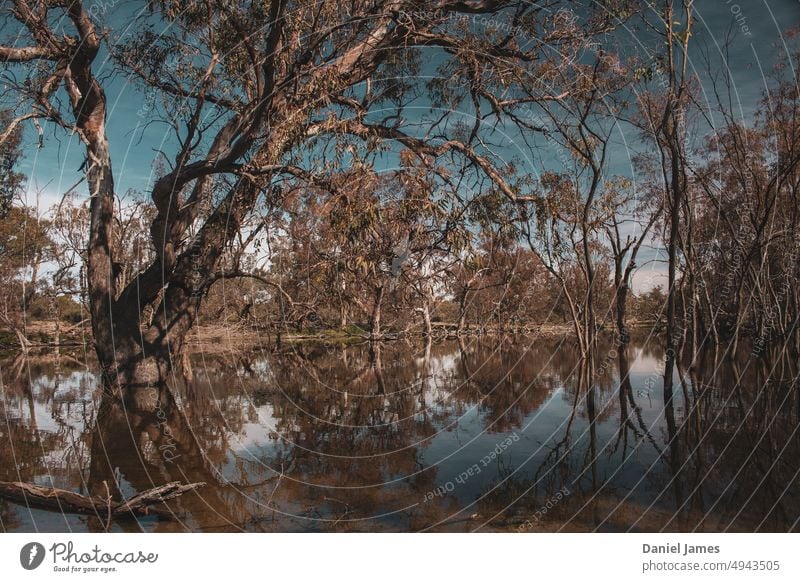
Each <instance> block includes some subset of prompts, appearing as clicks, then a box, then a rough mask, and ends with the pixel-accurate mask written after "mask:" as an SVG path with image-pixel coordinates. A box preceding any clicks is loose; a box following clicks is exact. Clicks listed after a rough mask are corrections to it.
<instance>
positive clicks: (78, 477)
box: [0, 336, 800, 532]
mask: <svg viewBox="0 0 800 582" xmlns="http://www.w3.org/2000/svg"><path fill="white" fill-rule="evenodd" d="M660 343H661V342H660V340H658V339H656V338H648V337H641V338H634V340H633V341H632V342H631V344H629V345H628V347H627V348H626V349H625V350H624V351H623V353H621V354H618V353H617V352H618V351H619V350H617V349H616V346H614V345H613V344H611V343H609V344H607V345H605V346H603V347H602V349H601V353H600V355H599V356H598V358H597V360H596V362H595V365H594V367H595V371H594V374H593V375H590V374H588V373H587V371H586V369H585V366H581V365H580V361H579V358H577V357H576V354H575V353H574V351H573V350H572V349H570V348H569V347H568V346H567V344H565V343H564V342H563V341H561V340H558V339H542V338H537V339H533V338H529V337H524V336H518V337H508V338H497V337H493V338H486V337H484V338H481V339H475V338H469V339H465V340H462V341H460V342H458V341H449V340H443V341H434V342H427V343H426V342H424V341H422V340H420V341H418V342H404V341H399V342H389V343H384V344H382V345H379V346H373V347H372V348H370V346H369V345H368V344H362V345H349V346H341V345H335V346H331V345H321V344H319V345H318V344H297V345H293V346H288V347H287V346H284V347H282V348H281V349H280V350H275V349H273V348H272V347H266V346H250V347H246V348H245V347H241V346H239V347H233V346H231V347H230V349H227V350H222V351H220V350H219V349H215V350H214V353H211V352H209V351H208V350H205V349H203V347H202V346H198V347H197V348H196V350H195V353H194V355H193V359H192V364H193V368H194V376H195V377H194V381H193V382H191V383H190V384H189V385H186V384H184V383H180V384H178V383H172V384H170V386H169V387H168V388H166V389H162V390H161V391H160V392H159V393H158V394H156V397H157V399H154V400H153V402H154V406H151V407H149V408H147V409H143V410H135V409H131V408H130V407H127V408H123V407H121V406H119V405H118V404H116V403H113V402H109V401H108V400H104V399H103V398H102V397H101V391H100V390H99V389H98V376H97V374H96V372H95V370H94V367H93V364H92V362H91V359H90V358H88V357H83V356H82V355H81V354H77V353H75V354H62V355H61V356H60V357H59V358H54V357H53V356H52V355H50V356H47V357H43V356H38V357H33V358H31V359H30V360H29V361H28V362H22V361H20V360H19V359H16V360H15V359H14V358H12V357H11V356H12V354H8V355H7V356H6V357H5V359H0V373H1V374H2V376H0V381H1V382H2V401H0V421H1V422H2V424H0V480H3V481H25V482H29V483H36V484H39V485H45V486H52V487H59V488H63V489H71V490H74V491H78V492H81V493H85V494H94V495H99V496H103V497H106V496H107V495H108V493H110V494H111V495H112V496H114V497H115V498H117V499H120V498H122V497H126V498H127V497H129V496H131V495H132V494H134V493H135V492H137V491H142V490H145V489H148V488H150V487H154V486H156V485H160V484H162V483H165V482H169V481H174V480H178V481H182V482H205V483H206V486H205V487H203V488H201V489H198V490H197V492H196V493H189V494H186V495H184V496H182V497H181V498H179V499H177V500H174V501H171V502H170V510H171V511H173V512H174V518H172V519H166V518H164V517H156V516H152V517H149V516H148V517H145V518H138V519H132V518H131V519H124V520H118V521H115V522H114V523H112V524H111V526H110V527H111V529H112V530H114V531H240V530H247V531H424V530H428V531H532V532H535V531H662V530H663V531H792V530H793V529H794V530H797V529H798V527H799V526H798V518H799V516H800V480H799V479H798V470H799V469H800V436H799V435H798V433H797V428H798V415H799V414H800V398H799V397H798V383H797V381H796V379H797V367H796V362H795V361H793V360H791V359H790V358H788V357H780V355H779V354H778V355H775V356H774V357H772V358H767V359H748V358H746V357H743V358H738V359H737V360H736V361H732V360H731V359H729V358H727V359H726V358H724V357H723V354H721V353H716V354H715V353H713V352H711V353H706V354H704V355H703V357H702V358H701V359H700V360H699V361H698V362H696V364H695V366H693V367H691V368H690V369H687V368H685V367H682V366H678V367H677V368H676V373H675V374H674V378H673V382H672V387H671V390H669V389H668V390H665V386H664V366H665V362H664V353H663V349H662V348H661V347H660ZM87 362H88V363H87ZM620 378H622V381H620ZM107 491H108V493H106V492H107ZM0 527H2V530H4V531H46V532H62V531H103V530H104V529H105V528H106V527H107V524H106V523H105V520H102V519H98V518H97V517H96V516H87V515H79V514H62V513H60V512H53V511H46V510H41V509H36V508H28V507H25V506H24V505H20V504H16V503H12V502H9V501H3V500H0Z"/></svg>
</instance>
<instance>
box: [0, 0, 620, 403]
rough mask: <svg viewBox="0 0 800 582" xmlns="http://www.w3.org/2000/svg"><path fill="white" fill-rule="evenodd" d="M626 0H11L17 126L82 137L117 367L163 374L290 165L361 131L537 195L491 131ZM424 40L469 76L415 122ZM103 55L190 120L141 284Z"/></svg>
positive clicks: (8, 34) (110, 369) (92, 250)
mask: <svg viewBox="0 0 800 582" xmlns="http://www.w3.org/2000/svg"><path fill="white" fill-rule="evenodd" d="M617 4H622V3H614V6H616V5H617ZM614 6H611V5H609V6H605V5H602V6H601V5H597V4H595V3H593V2H587V3H586V4H585V5H584V4H583V3H563V4H562V3H560V2H554V3H552V5H547V6H544V5H541V4H535V3H530V2H527V1H521V0H520V1H502V0H455V1H454V0H438V1H436V2H432V3H427V4H425V5H422V4H421V3H419V2H414V1H410V0H389V1H375V0H356V1H354V2H350V3H348V4H347V5H345V6H343V5H342V4H341V3H340V2H331V1H321V2H316V3H310V2H293V1H290V0H273V1H270V2H267V1H258V2H243V1H236V0H204V1H199V2H198V1H194V0H192V1H189V0H153V1H150V2H148V3H147V4H146V10H145V11H144V13H143V14H142V15H141V16H139V17H136V18H133V17H130V15H128V16H129V17H128V18H126V19H125V21H124V22H123V23H122V25H120V26H114V25H113V22H114V20H113V18H110V19H109V18H108V14H106V15H104V16H106V17H107V20H106V22H109V23H112V25H111V30H108V29H105V28H102V27H101V26H100V24H99V22H98V19H99V16H101V15H99V14H98V13H97V12H95V11H93V10H92V9H91V8H89V7H88V6H87V5H86V4H85V3H84V2H83V1H81V0H74V1H70V2H51V1H49V0H32V1H31V0H12V1H10V2H7V3H6V4H5V5H4V7H3V23H4V24H3V32H4V38H3V39H2V40H0V61H2V62H3V63H5V67H6V69H7V70H13V74H9V75H7V76H6V77H7V79H8V80H9V82H10V86H11V91H12V92H14V93H15V95H16V103H15V111H14V116H13V119H11V120H10V121H9V122H8V123H7V124H6V128H5V129H4V132H3V135H6V134H7V132H8V131H13V129H14V128H16V127H19V126H20V125H23V124H26V123H33V122H34V121H35V122H37V123H42V122H45V121H47V122H51V123H52V124H54V125H55V126H57V127H60V128H63V129H64V130H66V131H68V132H73V133H74V134H75V135H77V136H78V137H79V138H80V140H81V141H82V142H83V144H84V147H85V150H86V164H84V167H83V172H84V173H85V177H86V183H87V187H88V191H89V195H90V197H91V203H90V229H89V240H88V253H87V255H88V256H87V259H88V268H87V286H88V294H89V299H90V311H91V318H92V330H93V334H94V340H95V348H96V351H97V355H98V357H99V360H100V362H101V364H102V367H103V371H104V375H105V377H106V379H107V380H108V386H109V387H111V388H114V389H119V388H124V387H125V386H136V385H146V384H147V383H148V382H149V381H151V380H154V379H159V378H163V377H164V374H165V373H166V372H167V371H168V370H169V369H170V368H171V367H172V363H173V361H174V359H175V357H176V356H177V355H179V354H181V353H182V352H183V350H184V347H185V344H186V337H187V333H188V331H189V330H190V329H191V328H192V326H193V325H194V324H195V322H196V319H197V315H198V310H199V308H200V305H201V302H202V296H203V294H204V293H206V292H207V290H208V287H209V285H210V284H211V283H213V282H214V281H216V280H218V279H219V274H220V273H219V271H220V262H221V260H222V257H223V256H224V254H225V249H226V247H227V246H228V245H229V244H230V243H231V241H232V240H233V239H234V238H235V237H236V233H237V232H238V231H239V229H240V227H241V225H242V224H243V223H244V222H246V219H247V217H248V216H249V215H250V214H251V212H252V211H253V209H254V207H256V206H257V204H259V203H260V202H263V200H264V199H268V200H269V199H274V198H275V197H278V196H279V195H280V192H281V190H282V186H281V184H282V183H285V182H295V183H297V182H306V183H309V184H314V183H319V182H320V181H324V180H325V179H326V175H328V174H330V173H331V172H335V171H336V167H337V166H338V167H340V166H341V165H342V164H343V163H348V164H349V163H351V162H352V160H350V161H349V162H348V161H347V151H350V152H351V155H352V157H356V158H363V157H367V152H369V151H370V150H372V151H374V150H376V149H378V148H381V147H383V148H386V149H389V150H393V151H394V152H397V151H399V150H407V151H408V152H410V153H411V155H413V156H415V157H417V158H418V159H419V160H421V161H422V162H424V163H425V164H426V165H428V166H429V167H430V166H432V165H433V164H434V163H435V162H437V161H438V162H439V163H444V162H446V163H447V165H448V166H449V167H450V172H451V175H455V173H462V174H466V175H469V176H470V179H471V180H472V181H473V182H475V183H487V182H488V183H491V184H493V185H494V187H496V188H497V189H499V191H501V192H502V193H503V194H504V195H505V196H507V197H509V198H510V199H514V200H517V201H522V200H524V199H525V197H526V194H525V192H524V191H522V190H521V188H520V187H519V184H518V182H517V180H516V179H515V178H514V177H513V174H512V173H511V172H510V171H508V168H506V166H505V164H504V163H503V162H502V161H500V162H498V160H497V158H496V157H495V156H494V155H493V153H492V152H491V151H490V148H491V141H490V140H489V136H490V134H491V132H492V131H493V130H494V128H495V127H496V121H497V118H498V117H504V116H505V112H506V111H508V110H509V109H510V108H511V106H513V105H514V103H516V102H517V98H516V97H515V98H511V100H509V99H507V98H506V95H508V93H509V85H510V84H514V83H515V82H516V81H515V79H521V80H523V81H525V80H527V79H531V78H534V79H535V78H536V75H537V74H538V73H539V71H540V70H541V67H542V62H541V58H542V55H543V53H544V52H548V53H550V52H552V51H559V50H561V49H562V48H563V49H564V50H570V51H571V50H573V48H574V45H576V44H581V43H583V42H584V41H585V39H586V38H587V37H588V36H590V35H591V34H592V33H593V32H594V31H596V32H598V33H599V32H602V31H608V30H610V29H611V28H613V26H614V24H615V22H616V21H617V15H616V13H615V10H613V8H614ZM573 10H575V11H577V10H580V11H581V12H582V13H583V18H581V19H580V20H579V19H578V18H577V16H575V13H574V12H573ZM118 21H119V19H118ZM115 28H116V29H117V30H114V29H115ZM587 30H589V32H587ZM106 40H110V41H111V42H105V41H106ZM423 50H424V51H430V52H429V53H428V54H435V55H436V58H437V59H438V60H439V61H440V63H441V68H442V69H445V70H446V69H451V70H454V71H456V72H457V73H459V74H460V78H462V79H465V82H464V83H462V84H460V86H456V87H451V88H450V89H449V90H448V92H447V93H448V99H452V100H454V101H455V102H456V107H449V108H447V109H445V110H443V109H436V108H435V105H436V103H435V102H432V104H433V105H434V107H431V112H430V113H429V114H427V115H418V116H417V119H416V120H415V123H411V122H410V118H409V114H408V113H407V106H408V105H409V103H411V102H412V101H414V100H415V99H417V98H418V97H419V95H421V94H423V93H428V92H429V91H430V90H431V88H430V87H429V86H428V85H427V83H426V82H425V81H424V80H420V77H419V76H418V75H419V74H420V73H423V72H425V71H424V69H425V64H424V63H423V60H422V59H421V54H422V51H423ZM106 55H109V56H110V57H111V58H112V59H113V61H114V62H115V64H116V68H117V70H118V71H119V73H121V74H123V75H125V76H126V77H127V78H129V79H130V80H131V82H133V83H135V84H138V85H139V86H140V87H144V88H147V90H148V91H149V92H152V94H154V95H156V96H157V97H156V98H155V99H153V100H152V102H153V103H154V104H159V103H161V104H162V105H159V106H155V105H154V106H153V108H152V110H151V112H150V114H151V115H152V116H155V115H156V114H157V113H161V114H163V119H164V121H166V122H167V127H170V128H172V131H173V133H174V135H173V136H172V139H171V141H170V142H169V143H170V144H172V145H169V146H165V147H167V149H168V150H169V149H171V151H164V152H160V153H159V154H158V159H159V160H160V163H162V164H163V165H164V166H165V171H164V172H163V173H162V174H161V175H160V176H159V177H158V179H157V180H156V181H155V183H154V184H153V185H152V187H151V189H150V191H149V192H148V194H149V196H150V198H151V199H152V203H153V205H154V207H155V217H154V218H153V220H152V222H151V224H150V233H151V244H152V246H153V249H154V253H155V256H154V259H153V260H152V262H151V263H150V264H149V265H148V266H146V267H145V268H143V269H142V270H141V271H140V272H139V273H138V274H137V276H136V277H134V278H133V280H131V281H130V282H129V283H128V284H127V285H125V286H122V285H120V284H118V283H117V281H116V278H115V277H114V275H113V265H114V264H115V262H117V261H116V256H115V254H114V249H113V248H112V247H113V245H112V240H113V238H114V234H113V230H114V228H115V226H114V218H113V217H114V212H113V210H114V200H115V193H116V191H115V166H114V164H113V163H112V160H111V156H110V150H109V137H110V132H109V124H113V118H112V117H111V116H110V115H109V113H110V111H109V104H108V102H107V98H106V87H105V86H104V85H105V83H106V74H105V73H106V71H101V68H102V66H103V63H104V60H103V58H104V57H105V56H106ZM14 79H23V81H18V82H16V83H14V81H13V80H14ZM531 93H532V94H531ZM439 97H441V95H439ZM539 98H542V99H548V98H553V96H552V95H549V94H548V93H547V90H546V89H545V88H542V89H541V92H540V94H536V92H535V91H534V92H529V94H528V95H527V96H526V97H525V99H526V100H528V101H530V100H536V99H539ZM459 108H460V109H461V111H458V109H459ZM465 110H466V111H469V119H470V122H469V123H468V124H465V123H464V122H463V119H464V115H463V114H464V112H465ZM489 110H491V112H492V113H491V114H488V115H487V113H488V111H489ZM348 144H349V145H350V146H351V147H349V148H348V147H343V146H347V145H348ZM329 147H330V149H328V148H329ZM322 152H328V153H330V156H327V155H323V154H322ZM151 305H156V309H155V313H156V316H155V318H154V319H153V321H152V323H149V324H147V325H145V323H146V322H143V321H142V318H141V314H142V312H143V310H144V309H146V308H147V307H148V306H151Z"/></svg>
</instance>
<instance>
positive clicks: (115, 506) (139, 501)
mask: <svg viewBox="0 0 800 582" xmlns="http://www.w3.org/2000/svg"><path fill="white" fill-rule="evenodd" d="M203 485H205V483H189V484H187V485H183V484H181V483H180V482H179V481H172V482H171V483H165V484H164V485H159V486H158V487H153V488H152V489H148V490H146V491H142V492H141V493H137V494H136V495H134V496H133V497H131V498H130V499H126V500H123V501H113V500H111V499H110V498H108V499H104V498H102V497H97V496H89V495H81V494H80V493H75V492H74V491H67V490H66V489H56V488H54V487H41V486H39V485H33V484H31V483H22V482H19V481H0V498H6V499H10V500H12V501H15V502H17V503H22V504H25V505H27V506H31V507H40V508H42V509H51V510H56V511H61V512H62V513H89V514H94V515H97V516H98V517H104V518H106V519H109V518H112V519H113V518H118V517H126V516H145V515H158V516H161V517H172V515H173V513H172V512H171V511H169V510H167V509H164V508H160V507H156V506H157V505H160V504H162V503H164V502H165V501H169V500H170V499H175V498H176V497H178V496H180V495H182V494H184V493H186V492H187V491H194V490H195V489H197V488H198V487H202V486H203Z"/></svg>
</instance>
